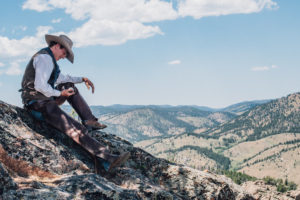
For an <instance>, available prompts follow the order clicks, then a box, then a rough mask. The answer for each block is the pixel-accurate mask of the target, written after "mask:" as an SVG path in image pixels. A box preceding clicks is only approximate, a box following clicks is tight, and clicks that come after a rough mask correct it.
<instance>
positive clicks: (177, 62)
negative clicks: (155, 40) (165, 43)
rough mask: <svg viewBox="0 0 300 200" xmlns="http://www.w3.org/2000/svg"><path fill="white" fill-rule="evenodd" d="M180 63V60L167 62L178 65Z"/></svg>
mask: <svg viewBox="0 0 300 200" xmlns="http://www.w3.org/2000/svg"><path fill="white" fill-rule="evenodd" d="M180 63H181V61H180V60H173V61H170V62H168V64H169V65H178V64H180Z"/></svg>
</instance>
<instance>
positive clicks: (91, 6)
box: [23, 0, 178, 47]
mask: <svg viewBox="0 0 300 200" xmlns="http://www.w3.org/2000/svg"><path fill="white" fill-rule="evenodd" d="M32 1H33V0H28V1H27V2H32ZM27 2H25V4H24V5H23V8H24V9H32V10H37V11H40V10H41V9H40V8H41V7H45V8H47V9H45V10H50V9H53V8H60V9H64V10H65V13H67V14H69V15H71V17H72V18H73V19H75V20H87V21H86V22H85V23H84V24H83V25H82V26H81V27H77V28H75V29H74V30H73V31H71V32H70V33H67V34H68V35H70V37H71V38H72V39H73V40H74V44H75V46H76V47H82V46H88V45H118V44H122V43H124V42H126V41H128V40H135V39H144V38H148V37H151V36H154V35H157V34H163V33H162V31H161V30H160V28H159V27H158V26H155V25H149V24H147V25H146V24H145V23H149V22H150V23H151V22H156V21H162V20H173V19H176V18H177V17H178V14H177V11H176V10H174V9H173V5H172V3H171V2H166V1H160V0H150V1H143V0H123V1H119V0H110V1H107V0H98V1H94V0H85V1H83V0H80V1H79V0H49V1H43V2H42V1H36V0H35V3H36V4H39V3H40V4H41V5H40V6H37V5H36V4H35V5H33V4H30V3H27ZM25 5H26V6H25Z"/></svg>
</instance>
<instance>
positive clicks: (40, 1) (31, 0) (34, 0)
mask: <svg viewBox="0 0 300 200" xmlns="http://www.w3.org/2000/svg"><path fill="white" fill-rule="evenodd" d="M22 8H23V9H31V10H36V11H38V12H43V11H47V10H51V9H52V7H51V6H49V4H48V2H47V1H44V0H27V1H26V2H25V3H24V4H23V6H22Z"/></svg>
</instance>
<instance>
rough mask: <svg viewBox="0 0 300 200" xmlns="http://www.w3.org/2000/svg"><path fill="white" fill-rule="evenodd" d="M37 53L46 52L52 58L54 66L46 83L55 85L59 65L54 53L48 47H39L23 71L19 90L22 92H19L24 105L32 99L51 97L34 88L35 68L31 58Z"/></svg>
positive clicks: (47, 98)
mask: <svg viewBox="0 0 300 200" xmlns="http://www.w3.org/2000/svg"><path fill="white" fill-rule="evenodd" d="M39 54H48V55H50V56H51V58H52V61H53V65H54V68H53V71H52V73H51V76H50V78H49V80H48V84H50V85H51V87H52V88H54V87H55V82H56V80H57V78H58V76H59V74H60V69H59V66H58V64H57V63H56V60H55V58H54V55H53V53H52V51H51V49H50V48H49V47H47V48H44V49H41V50H40V51H38V52H37V53H36V54H34V55H33V56H32V58H31V60H30V61H29V63H28V64H27V67H26V69H25V73H24V76H23V79H22V89H21V90H20V91H21V92H22V94H21V97H22V102H23V104H25V105H26V104H28V102H30V101H32V100H49V99H51V97H46V96H45V95H44V94H42V93H40V92H38V91H36V90H35V89H34V80H35V69H34V67H33V59H34V58H35V56H37V55H39Z"/></svg>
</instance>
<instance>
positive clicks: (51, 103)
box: [44, 101, 60, 115]
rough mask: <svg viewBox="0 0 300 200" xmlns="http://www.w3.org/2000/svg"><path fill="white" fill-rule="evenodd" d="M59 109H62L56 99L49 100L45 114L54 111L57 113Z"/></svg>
mask: <svg viewBox="0 0 300 200" xmlns="http://www.w3.org/2000/svg"><path fill="white" fill-rule="evenodd" d="M59 110H60V108H59V106H58V105H57V103H56V102H55V101H49V102H48V103H47V104H46V105H45V109H44V112H45V114H47V115H49V114H52V113H57V111H59Z"/></svg>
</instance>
